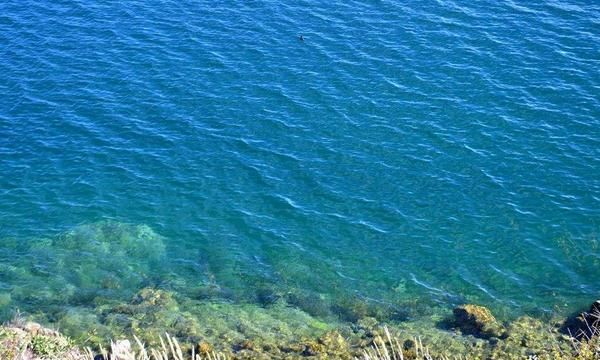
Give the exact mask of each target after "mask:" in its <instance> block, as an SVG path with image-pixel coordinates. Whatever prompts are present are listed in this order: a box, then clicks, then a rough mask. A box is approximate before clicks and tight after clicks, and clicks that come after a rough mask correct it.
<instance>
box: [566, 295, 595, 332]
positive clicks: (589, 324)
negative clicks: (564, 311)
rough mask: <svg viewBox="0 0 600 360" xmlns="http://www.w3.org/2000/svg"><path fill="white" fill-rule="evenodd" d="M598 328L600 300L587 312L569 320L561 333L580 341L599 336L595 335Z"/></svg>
mask: <svg viewBox="0 0 600 360" xmlns="http://www.w3.org/2000/svg"><path fill="white" fill-rule="evenodd" d="M596 328H600V300H596V301H595V302H594V303H593V304H592V305H591V306H590V309H589V310H588V311H587V312H582V313H580V314H579V315H577V316H574V317H571V318H569V319H567V320H566V321H565V322H564V324H563V326H562V327H561V331H562V332H563V333H565V334H568V335H570V336H573V337H575V338H577V339H580V338H582V337H585V338H589V337H591V336H593V335H598V334H595V333H594V329H596Z"/></svg>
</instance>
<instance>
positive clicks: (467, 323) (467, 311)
mask: <svg viewBox="0 0 600 360" xmlns="http://www.w3.org/2000/svg"><path fill="white" fill-rule="evenodd" d="M453 313H454V324H455V325H456V327H457V328H459V329H460V330H461V331H462V332H463V333H465V334H470V335H474V336H476V337H481V338H491V337H496V338H501V337H505V336H506V333H505V330H504V328H503V327H502V325H501V324H500V323H499V322H498V320H496V318H495V317H494V315H492V313H491V312H490V310H489V309H487V308H486V307H483V306H479V305H473V304H466V305H461V306H458V307H456V308H455V309H454V310H453Z"/></svg>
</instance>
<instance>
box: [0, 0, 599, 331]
mask: <svg viewBox="0 0 600 360" xmlns="http://www.w3.org/2000/svg"><path fill="white" fill-rule="evenodd" d="M599 19H600V6H598V4H597V3H596V2H595V1H590V0H578V1H575V0H569V1H540V2H537V3H535V4H534V3H532V2H529V1H502V2H498V1H471V2H464V3H462V4H461V3H459V2H453V1H445V0H440V1H420V2H408V3H404V2H400V1H364V2H360V1H351V2H344V3H343V4H342V3H337V4H324V3H322V2H316V1H308V0H307V1H299V2H293V3H290V4H284V3H280V2H255V1H250V2H247V1H244V2H232V1H222V2H218V3H214V2H205V1H167V2H155V1H139V0H138V1H128V2H125V3H122V4H121V3H119V2H100V1H41V2H40V1H30V0H25V1H22V0H20V1H12V0H8V1H3V2H2V3H1V4H0V314H2V317H3V318H7V317H9V316H10V313H12V312H13V311H14V310H15V309H17V308H18V309H20V310H21V311H22V312H25V313H29V314H32V313H36V312H46V313H49V314H51V315H49V316H48V318H47V321H49V322H52V321H55V320H57V319H59V318H60V314H62V313H64V312H65V311H68V309H72V308H77V309H93V308H94V307H95V306H97V304H98V301H99V300H98V299H99V298H110V299H121V300H123V301H129V299H130V298H131V296H132V295H133V294H135V293H136V292H138V291H139V290H140V289H142V288H144V287H158V288H164V289H168V290H171V291H173V292H174V293H175V294H178V296H180V297H181V298H187V299H194V300H195V301H210V302H219V301H222V302H226V303H235V304H238V303H239V304H257V305H259V306H267V305H268V304H270V303H272V302H276V301H278V300H280V299H284V300H285V301H286V302H287V303H288V304H289V306H290V308H294V309H300V310H302V311H306V312H307V313H309V314H311V315H312V316H315V317H318V318H323V319H341V320H343V321H353V320H356V319H355V318H356V317H357V316H359V315H357V314H356V311H355V310H354V309H355V308H356V307H360V306H363V305H357V304H367V305H365V306H366V310H364V311H363V313H367V314H368V315H373V316H376V317H379V318H382V319H384V320H387V321H406V320H411V319H416V318H418V317H419V316H424V315H425V314H429V313H431V312H432V311H434V310H432V309H436V308H441V309H449V308H451V307H452V306H454V305H456V304H460V303H464V302H475V303H478V304H484V305H487V306H490V307H492V308H493V309H494V310H495V311H496V312H497V313H498V314H499V316H500V317H508V318H509V317H511V316H516V315H519V314H525V313H526V314H537V315H540V314H550V313H553V312H557V311H558V312H567V311H572V310H575V309H577V308H578V307H579V306H581V305H583V304H587V303H589V302H590V301H591V300H593V299H596V298H597V297H598V295H599V294H600V281H598V275H599V274H600V243H599V240H598V233H599V231H600V206H599V205H600V130H599V129H600V120H599V119H600V96H599V94H600V73H599V71H598V69H599V68H600V55H599V54H600V37H599V30H600V22H599ZM300 34H301V35H303V38H304V40H303V41H302V40H300V39H299V35H300ZM90 311H93V310H90ZM361 311H362V310H361ZM361 314H362V313H361ZM332 321H333V320H332Z"/></svg>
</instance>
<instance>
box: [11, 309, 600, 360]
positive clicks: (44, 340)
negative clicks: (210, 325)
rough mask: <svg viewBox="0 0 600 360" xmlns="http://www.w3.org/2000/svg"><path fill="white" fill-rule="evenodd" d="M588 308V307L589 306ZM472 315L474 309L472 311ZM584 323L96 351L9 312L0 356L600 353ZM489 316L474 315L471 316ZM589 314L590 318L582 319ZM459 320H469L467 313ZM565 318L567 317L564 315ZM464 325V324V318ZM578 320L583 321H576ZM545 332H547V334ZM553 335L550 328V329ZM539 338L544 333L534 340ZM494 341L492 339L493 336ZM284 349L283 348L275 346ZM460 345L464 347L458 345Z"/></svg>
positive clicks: (162, 341) (393, 358)
mask: <svg viewBox="0 0 600 360" xmlns="http://www.w3.org/2000/svg"><path fill="white" fill-rule="evenodd" d="M590 310H594V308H593V307H592V309H590ZM474 316H475V317H477V316H478V315H474ZM579 318H581V319H584V321H585V329H581V330H582V331H583V332H582V333H580V337H579V338H576V337H562V338H561V337H556V336H551V337H550V338H549V339H544V338H546V337H547V336H548V335H549V334H550V333H547V334H544V332H545V331H544V327H543V326H542V327H540V325H541V324H539V323H537V324H536V322H535V320H533V319H523V320H522V321H521V323H520V324H511V326H510V327H509V329H508V332H507V339H511V338H514V339H512V340H513V341H514V340H516V341H520V344H514V343H511V342H508V343H507V344H505V345H503V346H499V347H498V348H497V349H495V348H494V347H493V346H492V347H491V348H489V349H487V351H484V352H482V351H481V350H482V348H478V347H473V348H471V349H466V351H462V352H457V350H455V349H454V348H452V347H450V348H447V349H446V350H445V351H444V352H441V351H440V349H439V348H438V349H437V350H430V348H429V346H428V344H427V343H426V340H422V339H421V337H416V336H415V337H413V338H412V339H406V337H404V336H402V335H400V334H399V333H397V332H393V333H392V332H391V331H390V329H389V328H388V327H387V326H385V325H377V326H376V327H375V328H372V329H370V330H369V332H370V334H369V335H368V336H367V339H368V341H365V342H363V343H362V345H358V344H357V343H354V342H353V341H354V340H352V339H351V338H349V337H348V336H344V335H342V334H341V333H340V332H338V331H330V332H327V333H326V334H324V335H323V336H321V337H319V338H318V339H317V340H305V341H304V342H303V343H299V344H297V345H296V346H293V345H292V346H291V347H288V348H287V349H286V350H285V351H284V352H280V353H277V354H276V353H274V352H272V351H269V350H272V349H269V348H262V349H258V348H257V344H254V343H253V342H252V341H251V340H248V339H247V340H244V341H243V342H242V343H240V344H239V345H237V346H234V347H231V348H230V349H228V350H225V351H221V352H217V351H215V350H214V348H213V347H212V346H211V345H210V344H207V343H205V342H201V343H199V344H196V345H195V346H189V345H188V346H181V345H180V343H179V341H178V340H177V339H176V338H175V337H172V336H170V335H169V334H165V335H159V336H158V338H157V339H155V340H156V344H157V345H154V346H148V345H147V344H145V343H144V342H143V341H142V340H140V339H139V338H138V337H137V336H133V341H130V340H124V339H121V340H115V341H111V342H110V346H109V347H108V348H107V349H105V348H103V347H102V346H100V347H99V348H98V349H97V350H96V351H94V350H92V349H90V348H89V347H79V346H76V345H75V344H74V342H73V341H72V340H71V339H69V338H68V337H65V336H64V335H62V334H61V333H59V332H58V331H54V330H51V329H47V328H44V327H42V326H40V325H39V324H37V323H32V322H26V321H25V320H24V319H22V318H19V317H15V319H13V320H12V321H11V322H10V323H9V324H7V325H5V326H2V327H0V358H1V359H3V360H59V359H61V360H188V359H189V360H204V359H209V360H227V359H232V360H234V359H304V358H307V359H309V358H314V359H355V360H404V359H407V360H408V359H414V360H435V359H439V360H450V359H525V358H526V359H548V360H550V359H552V360H597V359H598V358H600V312H594V313H582V314H581V315H580V316H579ZM455 320H456V321H457V324H459V323H460V322H461V321H463V320H465V318H464V317H463V316H462V315H459V316H457V317H455ZM480 320H484V321H492V320H491V319H487V320H485V319H482V318H480V319H479V320H477V321H480ZM588 320H590V321H591V322H588ZM465 321H467V322H469V323H471V325H472V323H473V322H475V321H476V320H475V319H473V318H470V319H466V320H465ZM567 323H569V321H567ZM464 325H465V326H467V324H464ZM580 325H583V324H580ZM550 335H551V334H550ZM554 335H556V334H554ZM540 339H544V340H543V341H540ZM495 343H496V344H498V342H495ZM281 349H284V348H281ZM463 350H464V349H463Z"/></svg>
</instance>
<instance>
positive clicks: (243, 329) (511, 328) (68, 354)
mask: <svg viewBox="0 0 600 360" xmlns="http://www.w3.org/2000/svg"><path fill="white" fill-rule="evenodd" d="M164 240H165V239H163V237H162V236H160V235H159V234H157V233H156V232H154V231H153V230H152V229H150V228H149V227H148V226H145V225H132V224H124V223H119V222H114V221H102V222H98V223H94V224H88V225H82V226H78V227H76V228H74V229H73V230H71V231H68V232H65V233H63V234H60V235H58V236H56V237H53V238H35V239H31V240H30V241H17V240H15V239H12V240H11V239H5V240H3V241H2V243H1V247H0V255H2V261H1V262H0V282H1V285H2V286H0V318H1V319H0V320H2V321H7V320H9V319H10V318H12V317H13V314H14V313H15V312H17V313H18V310H20V311H22V313H23V315H22V317H23V318H26V319H27V321H24V320H19V321H12V322H10V323H8V325H7V326H4V327H2V328H1V330H0V346H1V349H0V351H1V352H0V359H2V360H4V359H17V358H18V359H37V358H39V359H53V358H56V359H73V360H79V359H92V358H94V357H92V355H94V356H95V358H94V359H95V360H98V359H104V360H108V359H111V360H116V359H127V360H129V359H156V360H158V359H160V360H163V359H167V358H168V359H176V360H181V359H183V358H182V356H183V357H184V358H185V359H188V358H190V357H198V359H204V358H227V359H303V358H315V359H365V360H374V359H421V358H422V359H429V358H432V359H446V358H448V359H452V358H454V357H460V356H467V357H468V358H469V359H522V358H528V357H532V356H536V357H537V358H538V359H544V358H548V359H586V360H587V359H591V358H593V357H589V356H592V355H589V356H588V357H587V358H586V357H584V356H587V355H585V354H593V356H596V355H597V353H598V351H597V343H598V340H597V338H598V336H597V323H596V320H595V319H596V318H595V317H594V316H595V315H593V314H596V313H598V311H599V309H600V306H597V307H592V308H591V309H590V310H589V311H588V312H587V313H584V314H581V315H579V316H577V317H572V318H570V319H569V320H568V321H566V322H565V321H564V318H562V317H560V316H558V315H557V316H554V317H546V318H544V320H543V321H542V319H539V318H534V317H530V316H520V317H517V318H512V319H510V320H507V318H506V317H504V316H497V315H498V313H496V312H494V313H492V311H493V310H492V309H489V308H487V307H484V306H480V305H475V304H474V303H470V302H466V303H463V304H462V305H459V306H456V307H454V309H453V310H452V309H451V308H449V306H448V305H447V304H446V305H441V304H437V305H435V304H431V303H430V302H428V301H426V300H423V299H420V298H419V297H418V296H415V295H414V294H413V297H412V298H411V297H410V294H412V289H410V290H407V288H408V287H409V286H410V284H405V283H402V282H400V283H398V284H397V285H396V287H395V289H394V293H395V294H397V297H396V298H393V299H391V298H387V299H386V300H387V301H382V300H381V299H376V300H374V299H369V298H366V297H364V296H360V295H359V294H356V293H352V292H350V293H348V292H344V291H342V290H339V289H338V290H335V291H332V292H331V293H320V292H319V291H317V290H318V289H310V288H308V289H307V288H301V287H299V286H296V284H295V283H294V282H293V281H286V276H289V275H286V274H285V273H281V272H279V273H277V276H275V277H273V274H269V275H268V276H266V277H259V276H255V277H249V276H248V277H246V278H244V280H243V281H246V282H248V284H246V285H245V286H247V287H249V288H252V291H251V292H250V293H248V294H244V293H243V291H242V290H243V289H241V288H239V287H237V286H238V285H239V284H240V282H239V281H240V280H239V279H238V280H235V281H233V280H231V279H229V278H227V276H231V275H227V274H222V273H219V271H220V270H219V269H217V266H216V265H217V264H215V263H214V261H213V262H212V263H211V260H210V259H208V260H206V262H205V263H203V264H201V266H189V264H184V263H181V262H178V260H177V259H176V257H175V256H174V255H173V254H172V253H170V251H169V249H168V248H167V247H166V246H165V241H164ZM5 254H18V256H16V257H10V256H5ZM283 265H284V264H283V263H282V264H281V266H282V267H283ZM298 266H300V265H298ZM301 271H306V269H304V268H303V267H302V266H300V267H299V268H294V269H292V273H296V272H301ZM182 274H183V275H185V276H182ZM311 276H312V275H305V277H304V278H305V279H308V280H310V278H311ZM277 279H279V280H277ZM230 280H231V281H230ZM228 285H232V286H228ZM38 324H43V326H42V325H38ZM44 326H51V327H53V328H56V329H59V330H60V333H58V332H56V331H54V330H49V329H48V328H45V327H44ZM166 333H168V334H169V336H166V335H165V334H166ZM110 339H113V340H114V341H113V342H112V343H111V345H110V346H109V347H110V348H111V350H110V351H109V350H103V349H104V348H106V345H107V344H109V341H110ZM123 339H130V340H129V342H124V341H123ZM127 344H129V345H127ZM126 345H127V346H126ZM128 346H129V347H128ZM89 349H92V350H89ZM102 353H104V355H101V356H102V357H100V358H99V357H97V355H98V354H102ZM111 353H112V354H111ZM23 354H25V355H26V356H29V357H23V356H25V355H23ZM57 354H60V355H57ZM18 356H21V358H19V357H18ZM61 356H62V357H61ZM576 356H579V357H576ZM36 357H37V358H36Z"/></svg>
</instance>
